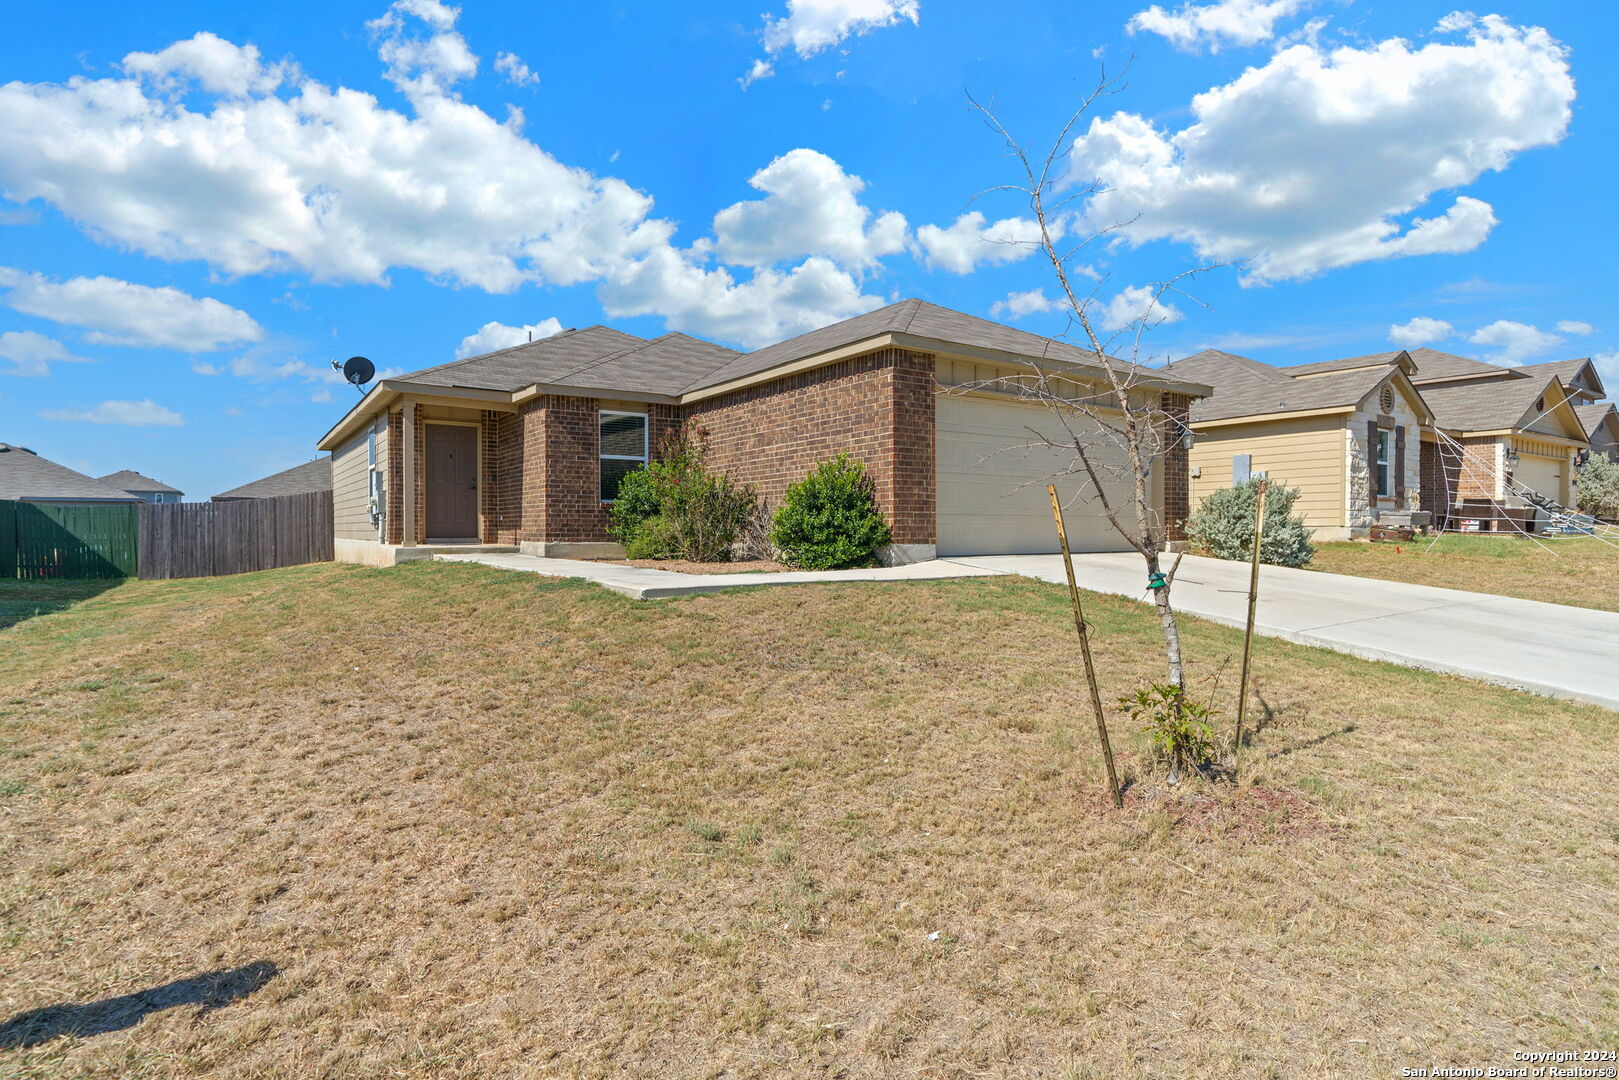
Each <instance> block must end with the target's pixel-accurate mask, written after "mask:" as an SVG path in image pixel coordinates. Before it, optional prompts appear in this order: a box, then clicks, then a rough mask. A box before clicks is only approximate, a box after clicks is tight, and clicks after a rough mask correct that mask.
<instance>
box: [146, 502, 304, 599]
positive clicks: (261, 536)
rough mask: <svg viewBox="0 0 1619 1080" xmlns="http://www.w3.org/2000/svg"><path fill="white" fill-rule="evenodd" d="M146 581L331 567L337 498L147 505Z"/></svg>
mask: <svg viewBox="0 0 1619 1080" xmlns="http://www.w3.org/2000/svg"><path fill="white" fill-rule="evenodd" d="M140 511H141V517H140V543H139V547H140V576H141V577H143V578H186V577H215V576H217V575H220V574H244V573H247V572H248V571H249V570H270V569H273V568H274V567H277V566H297V565H299V564H300V563H311V562H329V561H331V558H332V493H331V492H330V491H312V492H309V493H308V494H305V495H282V496H280V497H279V498H274V499H236V500H233V501H230V502H205V503H164V504H162V505H156V506H154V505H146V506H142V507H141V508H140Z"/></svg>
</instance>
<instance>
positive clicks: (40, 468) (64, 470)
mask: <svg viewBox="0 0 1619 1080" xmlns="http://www.w3.org/2000/svg"><path fill="white" fill-rule="evenodd" d="M0 499H20V500H23V501H25V502H126V503H128V502H140V500H139V499H137V498H135V496H133V495H131V494H130V493H129V492H127V491H120V490H119V489H118V488H115V487H112V486H110V485H107V484H103V483H102V482H101V481H100V480H93V479H91V478H90V477H88V476H86V475H84V474H83V473H82V472H77V471H75V470H73V469H70V468H68V467H67V466H66V465H58V464H57V463H56V462H54V461H52V460H50V459H49V458H42V457H40V456H39V455H38V454H36V453H34V452H33V451H32V450H30V449H28V448H27V447H25V446H13V445H11V444H10V443H0Z"/></svg>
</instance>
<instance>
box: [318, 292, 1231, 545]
mask: <svg viewBox="0 0 1619 1080" xmlns="http://www.w3.org/2000/svg"><path fill="white" fill-rule="evenodd" d="M1036 358H1038V359H1036ZM1031 362H1038V363H1040V364H1041V365H1042V366H1043V367H1044V368H1045V369H1046V370H1048V371H1051V372H1053V373H1054V375H1056V376H1059V377H1061V378H1064V379H1069V380H1073V381H1074V382H1075V384H1076V385H1077V386H1079V387H1082V388H1083V389H1082V390H1081V391H1078V392H1087V393H1088V392H1090V391H1091V390H1092V389H1094V388H1095V387H1096V385H1097V382H1098V380H1099V378H1100V374H1101V373H1100V368H1099V364H1098V360H1097V358H1096V356H1095V354H1093V353H1089V352H1086V351H1083V350H1081V349H1078V348H1075V347H1073V346H1071V345H1067V344H1063V343H1060V342H1053V341H1051V340H1050V339H1047V338H1043V337H1040V336H1038V335H1035V334H1030V333H1026V332H1024V331H1021V330H1015V329H1013V328H1011V327H1007V326H1001V325H999V324H997V323H993V322H989V321H987V320H984V319H979V318H976V317H973V316H971V315H964V314H962V313H960V312H956V311H950V310H948V309H946V308H941V307H938V306H936V305H934V304H929V303H926V302H923V301H921V300H905V301H901V302H900V303H897V304H893V305H891V306H889V307H885V308H882V309H880V310H877V311H873V312H870V313H868V314H866V315H861V316H858V317H856V318H853V319H848V320H845V321H844V322H840V323H837V324H835V325H832V326H827V327H823V328H821V329H819V330H815V331H812V332H810V333H808V334H804V335H801V336H799V337H795V338H792V339H790V340H788V341H783V342H781V343H779V344H776V345H771V346H769V347H767V348H763V349H759V350H757V351H755V352H751V353H739V352H736V351H734V350H732V349H727V348H723V347H721V346H719V345H714V344H710V343H709V342H706V341H701V340H698V339H697V338H693V337H689V336H687V335H685V334H680V333H671V334H665V335H663V336H661V337H658V338H654V339H651V340H647V339H643V338H639V337H635V336H633V335H631V334H626V333H623V332H621V331H618V330H613V329H610V328H608V327H605V326H592V327H588V328H585V329H582V330H568V331H565V332H563V333H560V334H557V335H555V336H553V337H548V338H544V339H542V340H539V341H534V342H530V343H528V344H524V345H518V346H515V347H513V348H510V349H504V350H501V351H499V352H494V353H490V354H488V355H486V356H479V357H473V358H470V359H467V360H459V361H456V362H454V363H450V364H443V365H440V366H438V367H432V368H427V369H425V370H422V371H417V372H414V373H412V374H409V375H404V376H401V377H399V378H394V379H384V380H382V381H381V382H380V383H378V384H377V385H376V386H375V387H373V388H372V390H371V391H370V392H369V393H368V394H366V396H365V397H364V398H363V399H362V400H361V401H360V402H359V403H358V404H357V405H356V406H355V407H354V408H353V409H352V410H350V412H349V413H348V414H347V415H346V416H344V417H343V419H342V420H340V421H339V422H338V423H337V424H336V425H335V426H334V427H333V428H332V429H331V430H330V431H328V432H327V433H326V435H325V436H324V437H323V438H322V439H321V440H320V444H319V445H320V448H321V449H322V450H327V451H330V452H331V455H332V457H331V461H332V490H333V504H334V515H335V530H336V536H337V543H336V550H337V557H338V558H339V559H347V560H351V561H364V562H379V563H391V562H394V561H396V560H397V559H399V558H410V557H415V556H416V555H418V554H420V551H416V552H411V551H409V550H408V549H410V548H412V547H417V546H419V545H439V544H445V543H459V544H477V543H481V544H498V545H511V546H517V547H519V548H520V549H521V550H524V551H528V552H531V553H536V554H543V555H562V556H570V555H571V556H579V555H592V554H612V553H616V552H618V551H620V550H621V549H620V548H618V546H617V545H616V544H613V543H612V541H611V537H610V536H609V535H608V532H607V510H608V507H609V506H610V505H611V501H612V499H613V497H614V495H615V493H616V491H617V488H618V483H619V481H620V480H621V479H622V478H623V477H624V476H625V475H626V474H627V473H628V472H630V471H631V470H633V469H636V468H638V467H640V466H641V465H642V464H643V463H645V462H646V461H647V460H648V458H649V456H650V455H651V453H652V452H653V450H654V449H655V448H656V447H657V446H658V445H659V443H660V442H661V441H662V440H663V439H664V438H665V437H667V436H668V435H669V434H671V433H672V432H674V431H676V430H677V429H679V428H681V427H682V426H683V425H684V426H687V427H691V428H700V429H701V430H702V431H703V432H705V433H706V437H707V440H708V444H709V462H710V465H711V466H712V467H714V468H716V469H718V470H720V471H722V472H724V473H726V474H728V475H729V476H731V477H733V478H734V479H736V480H738V481H740V482H743V483H746V484H750V485H752V486H753V487H754V488H755V489H756V490H757V491H758V493H759V494H760V496H761V497H763V498H764V499H765V500H766V501H767V502H769V503H771V504H775V503H778V502H779V501H780V499H781V498H782V495H783V494H784V492H785V491H786V488H787V485H788V484H790V483H792V482H794V481H796V480H799V479H801V478H802V477H803V476H804V475H806V474H807V473H808V472H809V471H810V470H811V469H812V468H813V467H814V466H815V464H816V463H817V462H819V461H823V460H825V459H827V458H830V457H832V456H833V455H835V454H837V453H839V452H840V451H847V452H848V453H850V454H851V455H853V456H854V457H856V458H859V459H860V460H861V461H863V462H864V463H865V466H866V468H867V470H868V471H869V472H870V474H871V477H872V479H873V481H874V483H875V485H876V491H877V499H878V502H879V504H880V505H881V508H882V510H883V512H884V513H885V514H886V515H887V517H888V520H889V522H890V524H891V526H892V529H893V544H892V546H891V547H890V549H889V550H887V551H885V552H884V553H883V557H884V558H885V560H886V561H890V562H903V561H912V560H920V559H926V558H932V557H933V556H934V555H935V554H966V553H971V552H997V551H1001V552H1041V551H1051V550H1054V548H1055V546H1056V537H1055V531H1054V529H1053V528H1052V522H1051V510H1050V506H1049V504H1048V502H1047V499H1046V494H1045V489H1044V483H1045V478H1046V477H1047V476H1048V475H1049V474H1051V473H1052V472H1054V471H1055V470H1056V469H1057V468H1059V467H1060V466H1061V464H1062V459H1061V456H1060V455H1059V454H1056V453H1054V452H1053V451H1051V450H1049V449H1046V448H1043V447H1042V448H1041V449H1038V450H1031V449H1028V446H1029V444H1030V443H1031V442H1032V441H1034V440H1035V436H1034V435H1033V434H1031V432H1043V433H1048V434H1050V435H1052V436H1053V437H1056V436H1058V435H1059V434H1060V431H1058V430H1057V428H1058V425H1057V424H1056V423H1055V421H1054V420H1053V417H1052V415H1051V414H1050V413H1049V412H1048V411H1047V410H1046V409H1045V408H1043V407H1042V406H1040V405H1037V404H1030V403H1027V402H1025V401H1022V400H1020V399H1018V398H1017V397H1016V396H1015V395H1014V394H1011V393H1008V392H995V391H993V390H986V389H975V388H974V384H978V383H981V382H982V381H983V380H990V379H996V378H999V377H1001V376H1005V375H1020V374H1021V375H1027V374H1028V373H1029V372H1030V368H1029V366H1028V365H1029V364H1030V363H1031ZM1132 371H1133V378H1134V379H1135V380H1136V384H1137V386H1138V387H1139V392H1140V394H1142V395H1143V396H1146V397H1150V398H1151V399H1154V400H1156V401H1157V402H1159V403H1161V404H1162V406H1163V408H1164V409H1165V410H1166V411H1168V412H1169V413H1171V414H1172V415H1176V416H1179V415H1184V413H1185V410H1186V408H1187V406H1188V404H1189V403H1190V402H1191V401H1192V400H1193V398H1195V397H1197V396H1198V395H1200V394H1203V393H1207V391H1208V388H1207V387H1205V386H1201V385H1199V384H1197V383H1195V382H1187V381H1185V380H1183V379H1181V378H1179V377H1173V376H1165V375H1164V374H1162V373H1161V372H1156V371H1150V370H1147V369H1132ZM940 391H946V392H942V393H941V392H940ZM1114 457H1118V458H1120V460H1119V462H1118V464H1120V465H1122V464H1123V462H1122V455H1118V453H1117V452H1116V451H1114ZM1116 471H1117V473H1118V474H1119V475H1118V476H1117V480H1116V483H1117V486H1116V487H1115V488H1114V489H1113V494H1115V495H1122V494H1123V492H1124V489H1125V488H1126V487H1127V486H1128V480H1127V479H1126V477H1125V476H1124V475H1122V474H1123V473H1124V472H1125V471H1126V470H1124V469H1122V468H1121V469H1118V470H1116ZM1113 473H1114V470H1109V478H1108V481H1107V482H1108V483H1110V484H1111V483H1115V481H1114V479H1113ZM1184 476H1185V450H1184V449H1182V447H1181V444H1180V441H1179V440H1173V441H1172V442H1171V446H1170V449H1169V450H1168V451H1167V452H1166V454H1165V455H1164V460H1162V461H1160V462H1156V463H1155V464H1154V469H1153V477H1152V480H1153V485H1154V491H1155V493H1156V497H1157V499H1158V502H1159V506H1160V508H1161V513H1163V514H1164V515H1165V517H1166V518H1167V519H1169V520H1172V521H1176V522H1178V521H1180V520H1182V519H1183V518H1184V517H1185V516H1186V489H1185V483H1184ZM1166 478H1168V482H1167V483H1166ZM1063 486H1064V487H1065V488H1066V489H1067V490H1068V492H1069V493H1071V494H1079V493H1080V491H1079V489H1080V487H1081V485H1080V483H1079V482H1078V481H1077V480H1069V481H1067V482H1065V483H1064V485H1063ZM1070 516H1071V520H1070V522H1069V532H1070V536H1071V538H1072V540H1073V542H1074V544H1075V546H1076V547H1077V548H1079V549H1080V550H1091V551H1097V550H1112V549H1119V548H1122V547H1123V546H1124V545H1123V542H1122V541H1121V540H1120V539H1119V538H1118V536H1117V535H1116V534H1114V533H1113V532H1112V530H1111V528H1110V527H1109V526H1108V525H1107V524H1106V522H1105V520H1104V518H1103V515H1102V514H1101V512H1100V511H1099V510H1098V509H1096V508H1095V504H1094V502H1088V503H1080V504H1077V505H1076V508H1075V509H1074V510H1072V511H1071V512H1070ZM402 549H407V550H402Z"/></svg>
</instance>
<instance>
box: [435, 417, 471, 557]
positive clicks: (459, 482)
mask: <svg viewBox="0 0 1619 1080" xmlns="http://www.w3.org/2000/svg"><path fill="white" fill-rule="evenodd" d="M427 538H428V539H429V540H476V539H478V429H477V428H475V427H461V426H459V425H453V424H428V425H427Z"/></svg>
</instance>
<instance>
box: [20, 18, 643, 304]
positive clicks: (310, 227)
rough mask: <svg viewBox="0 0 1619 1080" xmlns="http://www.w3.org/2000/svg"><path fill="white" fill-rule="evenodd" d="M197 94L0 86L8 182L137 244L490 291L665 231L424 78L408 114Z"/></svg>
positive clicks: (187, 254) (584, 277) (615, 192)
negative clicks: (399, 273)
mask: <svg viewBox="0 0 1619 1080" xmlns="http://www.w3.org/2000/svg"><path fill="white" fill-rule="evenodd" d="M398 7H399V5H395V9H397V8H398ZM242 51H243V53H244V54H245V53H246V52H247V50H246V49H243V50H242ZM196 102H197V99H196V96H195V95H188V96H186V97H184V98H172V97H169V96H166V95H165V94H163V93H161V92H160V90H159V88H158V87H156V86H154V85H152V84H151V83H150V82H149V81H143V80H142V79H138V78H127V79H85V78H82V77H75V78H73V79H70V80H69V81H68V82H67V83H66V84H65V85H57V84H49V83H22V82H12V83H7V84H4V85H0V190H4V191H5V192H6V194H7V196H8V197H9V198H11V199H12V200H14V201H25V200H28V199H41V200H43V201H45V202H48V203H50V204H52V205H54V206H55V207H57V208H58V209H59V210H61V211H62V212H63V213H64V214H66V215H67V216H69V217H71V218H73V219H74V220H75V221H77V222H78V223H79V224H80V225H81V226H82V227H84V228H85V229H86V230H87V231H89V232H91V233H92V234H93V235H95V236H96V237H98V238H100V239H103V240H105V241H108V242H111V243H113V244H117V245H119V246H123V247H127V248H130V249H132V250H135V251H138V252H141V253H143V254H146V255H152V256H156V257H158V258H163V259H201V260H203V261H206V262H207V263H208V264H210V265H211V266H214V267H216V268H217V269H219V270H221V271H222V272H224V273H226V274H230V275H247V274H259V273H265V272H271V271H282V270H302V271H305V272H307V273H308V274H309V275H310V276H312V277H313V278H314V279H316V280H318V281H326V282H345V281H357V282H368V283H385V282H386V280H387V274H388V271H389V269H390V268H393V267H401V268H409V269H414V270H418V271H420V272H422V273H424V274H428V275H431V276H433V277H435V278H439V279H442V280H444V281H446V282H448V283H451V284H460V285H474V286H478V287H480V288H484V289H487V290H489V291H492V292H508V291H510V290H512V289H515V288H517V287H518V286H519V285H522V284H524V283H528V282H540V281H544V282H548V283H552V284H559V285H569V284H575V283H578V282H581V281H588V280H595V279H598V278H600V277H601V276H602V275H603V273H604V272H605V270H606V268H607V267H609V266H610V265H613V264H614V263H616V262H617V261H619V260H621V259H623V258H625V257H630V256H634V255H637V254H640V253H641V252H644V251H645V250H647V249H648V248H650V247H651V246H654V245H656V244H658V243H660V242H662V241H664V240H665V239H666V238H667V237H668V236H669V235H670V233H672V231H673V226H671V225H669V224H668V223H666V222H659V221H649V220H648V218H647V215H648V212H649V211H650V209H651V205H652V201H651V199H649V198H647V197H646V196H644V195H642V194H640V193H639V192H636V191H634V190H633V189H631V188H630V187H629V185H627V184H625V183H623V182H622V181H619V180H614V179H610V178H606V179H604V178H598V177H595V176H592V175H591V174H590V173H588V172H586V171H584V170H582V169H576V168H570V167H568V166H566V165H563V164H562V163H561V162H559V161H557V160H556V159H555V158H554V157H552V156H551V155H550V154H548V153H546V152H545V151H544V150H542V149H541V148H540V147H538V146H536V145H534V144H533V143H532V142H529V141H528V140H527V139H525V138H523V136H522V133H521V131H520V130H519V128H518V126H517V125H516V124H503V123H500V122H498V121H496V120H495V119H494V118H493V117H491V116H490V115H488V114H487V113H485V112H483V111H482V110H480V109H478V108H475V107H473V106H471V105H468V104H466V103H464V102H461V101H459V100H456V99H453V98H449V97H445V96H441V95H438V94H435V93H430V92H425V90H424V92H423V93H420V94H418V95H417V96H415V97H414V98H413V99H412V106H411V114H410V115H406V114H404V113H400V112H397V111H394V110H391V109H385V108H383V107H382V106H381V105H379V104H378V102H377V100H376V98H374V97H372V96H371V95H369V94H365V93H361V92H358V91H355V90H349V89H346V88H341V87H339V88H336V89H333V88H330V87H327V86H323V85H321V84H319V83H317V82H314V81H312V80H304V81H302V82H300V83H298V84H297V85H296V86H295V87H293V88H292V90H291V92H290V93H289V94H288V95H287V96H285V97H282V96H277V95H274V94H264V95H253V96H249V97H247V98H245V99H243V98H228V99H218V100H214V101H212V102H207V101H204V102H202V103H200V104H197V103H196ZM188 103H190V104H188ZM193 104H195V107H193Z"/></svg>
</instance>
